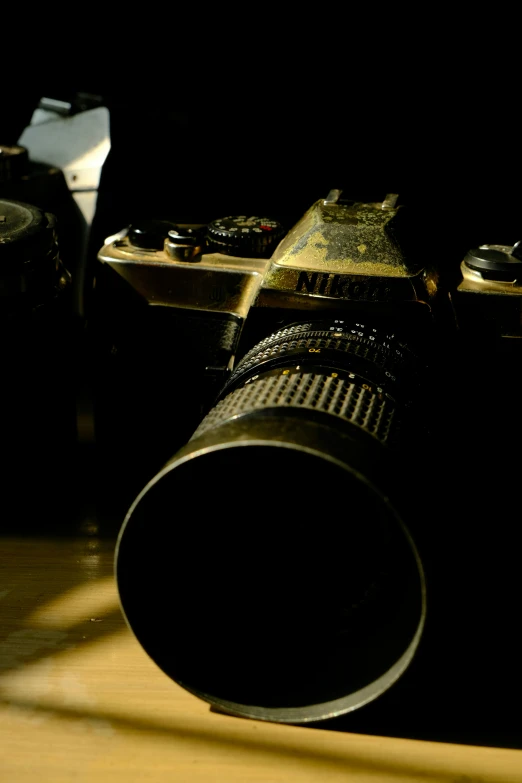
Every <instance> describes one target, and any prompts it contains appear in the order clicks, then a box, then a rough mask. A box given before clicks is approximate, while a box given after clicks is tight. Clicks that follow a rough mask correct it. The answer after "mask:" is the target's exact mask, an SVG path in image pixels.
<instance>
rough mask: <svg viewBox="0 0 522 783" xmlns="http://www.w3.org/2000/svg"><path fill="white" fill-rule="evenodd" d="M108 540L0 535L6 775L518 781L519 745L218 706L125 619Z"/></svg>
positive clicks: (0, 746)
mask: <svg viewBox="0 0 522 783" xmlns="http://www.w3.org/2000/svg"><path fill="white" fill-rule="evenodd" d="M113 549H114V541H113V539H102V538H98V537H97V535H96V525H95V524H94V523H93V524H92V525H91V527H90V529H89V525H87V528H85V526H84V530H83V535H78V536H76V537H67V536H55V537H38V536H34V535H33V536H32V537H25V538H15V537H8V538H6V537H4V538H1V539H0V567H1V572H0V573H1V576H0V618H1V628H0V631H1V633H0V781H1V782H2V783H4V782H5V783H11V781H20V782H23V783H25V781H27V782H28V783H29V781H31V783H33V782H34V781H35V780H36V781H39V782H40V783H47V782H49V783H61V781H89V782H90V781H97V782H98V783H104V782H105V781H111V782H112V781H114V782H115V783H117V782H118V781H122V782H123V781H125V783H129V782H130V781H166V780H168V781H173V780H176V781H178V780H179V781H185V780H186V781H195V782H199V781H223V782H224V781H227V782H233V781H238V782H239V781H241V782H242V783H244V782H245V781H257V782H258V783H273V782H274V781H294V780H295V781H346V780H358V781H421V780H422V781H448V782H449V781H453V782H455V783H456V782H457V781H459V782H460V783H464V782H466V783H472V781H522V751H518V750H506V749H498V748H484V747H471V746H469V747H468V746H463V745H450V744H444V743H435V742H421V741H415V740H404V739H394V738H389V737H378V736H363V735H357V734H348V733H340V732H332V731H325V730H322V729H315V728H313V729H312V728H304V727H294V726H283V725H275V724H269V723H263V722H257V721H249V720H243V719H239V718H233V717H229V716H225V715H221V714H218V713H215V712H212V711H211V710H210V709H209V706H208V705H207V704H205V703H204V702H202V701H200V700H198V699H197V698H195V697H194V696H192V695H190V694H189V693H187V692H186V691H184V690H183V689H181V688H180V687H178V686H177V685H176V684H175V683H173V682H172V681H171V680H169V679H168V678H167V677H166V676H165V675H164V674H163V673H162V672H161V671H160V670H159V669H158V668H157V667H156V666H155V664H154V663H152V661H151V660H150V659H149V658H148V657H147V655H146V654H145V653H144V652H143V650H142V648H141V647H140V645H139V644H138V642H137V641H136V640H135V639H134V637H133V636H132V634H131V632H130V631H129V630H128V629H127V627H126V626H125V623H124V621H123V618H122V616H121V614H120V610H119V606H118V597H117V593H116V588H115V584H114V580H113V575H112V559H113Z"/></svg>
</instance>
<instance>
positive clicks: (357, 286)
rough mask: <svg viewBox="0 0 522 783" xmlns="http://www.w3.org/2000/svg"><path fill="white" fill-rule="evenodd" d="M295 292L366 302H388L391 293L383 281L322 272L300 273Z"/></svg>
mask: <svg viewBox="0 0 522 783" xmlns="http://www.w3.org/2000/svg"><path fill="white" fill-rule="evenodd" d="M295 290H296V293H307V294H316V295H317V294H319V295H321V296H335V297H339V298H340V299H365V300H382V299H384V300H386V299H387V298H388V295H389V293H390V289H389V287H388V286H387V285H386V282H385V281H383V280H369V279H368V278H366V279H364V278H360V277H355V278H354V277H350V276H349V275H333V274H329V273H320V272H310V273H308V272H300V273H299V278H298V280H297V285H296V287H295Z"/></svg>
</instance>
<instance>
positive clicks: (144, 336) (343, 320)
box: [95, 190, 522, 722]
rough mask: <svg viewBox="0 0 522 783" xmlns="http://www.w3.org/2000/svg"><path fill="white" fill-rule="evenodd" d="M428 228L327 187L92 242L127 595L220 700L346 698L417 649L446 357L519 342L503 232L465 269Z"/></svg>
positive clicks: (446, 427)
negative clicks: (292, 208) (288, 200)
mask: <svg viewBox="0 0 522 783" xmlns="http://www.w3.org/2000/svg"><path fill="white" fill-rule="evenodd" d="M421 217H422V214H421ZM424 230H425V226H424V224H423V223H422V220H421V219H419V214H415V213H413V212H409V211H408V207H407V206H405V207H403V206H400V205H399V203H398V197H397V196H395V195H388V196H387V197H386V198H385V200H384V201H382V202H377V203H359V202H356V201H348V200H343V199H342V198H341V192H340V191H338V190H333V191H331V192H330V193H329V194H328V196H327V197H326V198H325V199H322V200H319V201H317V202H316V203H315V204H313V205H312V207H311V208H310V209H309V210H308V212H307V213H306V214H305V215H304V217H303V218H302V219H301V220H300V221H299V222H298V223H297V225H295V226H294V227H293V228H292V229H291V230H290V231H288V232H287V231H286V229H285V228H284V227H283V226H281V225H280V224H279V223H278V222H276V221H275V220H272V219H269V218H266V217H256V216H248V215H240V216H231V217H226V218H221V219H216V220H214V221H213V222H211V223H210V224H207V225H199V224H176V223H175V222H173V221H172V222H171V221H165V220H158V221H147V222H142V223H135V224H133V225H131V226H130V227H129V228H128V229H125V230H124V231H122V232H121V233H119V234H117V235H114V236H112V237H110V238H109V239H107V241H106V244H105V245H104V247H103V248H102V249H101V251H100V252H99V256H98V258H99V261H100V262H101V264H100V266H99V270H98V276H97V281H96V286H97V296H98V302H99V308H98V315H97V318H98V323H97V325H96V328H95V332H96V338H95V339H96V340H97V342H98V345H97V349H98V350H97V355H98V356H100V357H101V360H100V362H99V366H98V377H97V382H96V391H97V393H96V398H95V405H96V416H97V419H96V420H97V437H98V443H99V448H100V454H101V458H100V459H101V465H102V466H103V467H102V469H101V472H102V474H103V475H104V476H105V477H106V478H107V493H106V494H107V497H111V498H112V499H114V498H115V497H116V496H118V497H122V498H123V502H124V503H129V504H130V503H132V505H131V506H130V510H129V511H128V512H127V515H126V517H125V521H124V524H123V528H122V530H121V532H120V536H119V542H118V548H117V559H116V571H117V580H118V586H119V591H120V597H121V603H122V608H123V611H124V614H125V616H126V619H127V621H128V623H129V625H130V627H131V628H132V630H133V631H134V633H135V635H136V637H137V639H138V640H139V642H140V643H141V644H142V645H143V647H144V648H145V650H146V651H147V653H148V654H149V655H150V656H151V657H152V658H153V660H154V661H155V662H156V663H157V664H158V665H159V666H160V667H161V668H162V669H163V670H164V671H165V672H166V673H167V674H168V675H169V676H170V677H172V678H173V679H174V680H176V681H177V682H178V683H180V684H181V685H182V686H183V687H185V688H187V689H188V690H190V691H191V692H193V693H194V694H196V695H197V696H199V697H201V698H203V699H205V700H207V701H208V702H210V703H211V704H213V705H214V706H215V707H216V708H218V709H221V710H223V711H225V712H230V713H233V714H236V715H242V716H247V717H255V718H261V719H266V720H273V721H284V722H310V721H316V720H320V719H323V718H329V717H332V716H337V715H340V714H343V713H348V712H351V711H353V710H355V709H356V708H359V707H361V706H363V705H365V704H367V703H369V702H371V701H372V700H374V699H375V698H376V697H377V696H379V695H380V694H383V693H384V692H385V691H387V690H388V689H389V688H390V686H391V685H392V684H393V683H395V682H396V681H397V680H398V678H399V677H400V676H401V674H402V673H403V672H405V671H406V669H407V668H408V667H409V665H410V663H411V661H412V659H413V657H414V653H415V651H416V650H417V647H418V646H419V642H420V640H421V637H422V634H423V629H424V625H425V618H426V605H427V590H426V573H425V571H426V567H427V566H426V562H427V561H429V560H430V557H432V556H433V553H434V552H436V551H437V546H436V544H434V543H433V541H430V543H429V546H428V547H427V550H429V551H428V554H427V556H426V558H425V556H424V549H425V548H426V544H425V539H426V529H427V528H429V529H430V530H433V529H436V530H438V531H439V532H440V531H441V529H442V527H443V525H444V521H443V520H442V521H441V520H440V519H439V521H438V522H437V524H436V525H435V526H433V525H431V526H429V525H427V524H426V519H427V517H428V516H429V515H430V514H431V515H432V516H433V505H434V503H435V504H436V497H437V495H439V494H440V493H439V486H440V484H442V480H441V478H440V477H441V475H442V471H441V464H444V465H445V466H446V468H447V467H448V464H449V463H450V462H451V460H454V463H453V469H449V470H448V471H447V472H448V474H449V475H450V477H451V475H452V474H456V472H457V467H456V461H457V460H458V455H459V454H460V453H461V452H460V451H459V447H458V446H457V445H455V442H454V441H451V440H450V439H449V437H448V433H449V432H455V431H456V430H458V427H455V424H456V422H457V416H456V412H461V411H462V404H463V402H462V401H463V399H464V400H467V403H466V404H467V405H468V412H469V411H470V410H471V409H472V407H473V404H474V403H473V400H471V401H470V398H472V397H473V393H472V392H471V391H470V389H469V388H468V387H467V386H466V383H467V381H466V379H465V377H464V374H463V367H464V366H467V365H468V364H469V365H470V366H471V365H472V364H473V365H474V366H477V356H480V355H481V352H484V351H486V347H485V346H486V343H487V346H488V347H487V351H488V355H489V356H490V359H489V360H488V362H489V364H488V367H489V369H490V370H491V368H492V364H491V362H492V361H493V360H492V359H491V356H497V355H498V356H500V355H501V354H502V350H500V347H499V346H503V345H504V344H506V345H507V344H510V345H515V344H516V343H518V338H520V336H521V335H522V331H521V327H520V313H521V301H522V300H521V297H520V290H521V289H520V287H519V282H521V281H522V252H521V251H520V248H519V247H518V245H517V246H514V247H511V246H503V245H491V246H480V247H478V248H476V249H474V250H472V251H470V252H469V253H467V255H466V256H465V258H464V260H463V261H462V264H460V261H461V260H462V257H460V258H459V260H458V262H454V261H453V260H452V258H451V256H450V257H449V258H448V257H447V255H448V251H446V256H445V257H444V258H442V251H441V247H440V244H439V243H435V242H434V243H432V246H431V250H430V248H429V247H427V243H426V242H423V241H421V237H422V234H423V231H424ZM477 334H480V335H481V336H480V339H478V340H477ZM463 346H464V348H463ZM466 346H468V347H469V351H468V350H467V348H466ZM497 348H498V350H497ZM464 356H466V357H470V356H473V359H472V360H471V359H469V358H467V359H463V357H464ZM491 372H492V373H493V375H494V374H495V373H494V371H493V370H491ZM482 383H483V385H482V388H484V379H483V381H482ZM470 406H471V407H470ZM478 410H479V409H478V408H476V411H478ZM459 415H460V413H459ZM448 422H449V424H448ZM470 432H471V430H469V432H468V435H469V433H470ZM466 438H467V435H464V437H463V439H464V440H466ZM434 443H435V444H437V445H436V447H434V445H433V444H434ZM437 449H438V452H437ZM173 454H174V456H172V455H173ZM455 455H457V457H456V456H455ZM441 460H442V462H441ZM461 468H462V466H459V467H458V470H459V471H460V470H461ZM444 475H445V474H444ZM428 477H429V478H428ZM444 481H446V478H445V479H444ZM147 482H148V483H147ZM145 484H146V486H145V488H144V489H143V485H145ZM116 487H119V491H120V494H119V495H118V490H117V489H116ZM138 493H139V494H138ZM136 494H137V498H136V499H134V496H135V495H136ZM434 498H435V500H434ZM441 516H443V515H441ZM428 581H429V580H428ZM428 593H429V590H428Z"/></svg>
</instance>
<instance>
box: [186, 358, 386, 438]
mask: <svg viewBox="0 0 522 783" xmlns="http://www.w3.org/2000/svg"><path fill="white" fill-rule="evenodd" d="M333 376H335V377H332V375H323V374H321V373H317V372H305V371H300V372H299V371H295V370H294V371H292V372H290V371H289V370H288V369H286V370H279V371H272V372H267V373H266V374H264V375H263V374H261V375H260V376H259V377H257V378H256V379H255V380H252V381H251V382H250V383H247V384H245V385H244V386H242V387H241V388H238V389H236V390H235V391H233V392H231V393H230V394H228V395H227V396H226V397H225V398H224V399H222V400H221V401H220V402H219V403H218V404H217V405H216V406H215V407H214V408H213V409H212V410H211V411H210V413H209V414H208V415H207V416H206V417H205V418H204V419H203V421H202V422H201V424H200V426H199V427H198V429H197V430H196V432H195V433H194V435H193V438H192V439H195V438H197V437H199V436H200V435H202V434H203V433H204V432H206V431H207V430H209V429H211V428H213V427H217V426H219V425H220V424H223V423H224V422H226V421H230V420H231V419H234V418H236V417H238V416H242V415H244V414H248V413H252V412H253V411H256V410H259V409H270V408H272V409H273V408H278V409H281V408H288V409H292V408H293V409H296V408H301V409H302V408H304V409H308V410H314V411H321V412H324V413H328V414H331V415H333V416H335V417H337V418H339V419H343V420H345V421H349V422H351V423H353V424H356V425H357V426H358V427H361V428H363V429H364V430H366V431H367V432H369V433H370V434H371V435H373V436H374V437H376V438H378V440H379V441H381V443H386V444H387V445H389V446H394V445H395V443H396V441H397V438H398V431H399V420H398V416H397V413H396V406H395V404H394V402H393V400H391V399H390V398H389V397H386V396H385V395H383V394H382V393H381V392H379V391H377V388H372V387H371V386H369V384H364V385H363V383H362V382H361V381H360V379H357V378H356V379H354V380H352V379H349V378H348V377H341V375H340V374H339V375H338V374H336V373H334V374H333Z"/></svg>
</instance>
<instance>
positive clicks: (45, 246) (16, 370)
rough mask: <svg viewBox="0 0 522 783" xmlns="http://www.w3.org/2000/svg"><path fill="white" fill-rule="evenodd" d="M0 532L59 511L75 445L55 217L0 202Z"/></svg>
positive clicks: (66, 282)
mask: <svg viewBox="0 0 522 783" xmlns="http://www.w3.org/2000/svg"><path fill="white" fill-rule="evenodd" d="M0 321H1V324H2V336H3V340H2V357H3V363H2V387H1V391H0V402H1V404H2V410H3V411H4V417H3V424H2V451H3V459H2V466H3V467H2V498H3V502H4V505H3V513H2V527H3V529H10V526H11V525H12V524H13V525H14V527H15V529H17V528H18V527H19V525H20V524H21V523H22V522H23V523H25V524H27V522H29V524H30V525H31V524H34V525H36V527H38V526H39V524H40V522H41V513H42V506H43V505H45V504H46V505H47V506H48V508H49V509H52V514H53V517H54V518H55V519H56V518H58V517H59V515H60V514H61V513H62V512H63V511H64V509H65V504H64V501H65V499H66V498H67V497H68V494H69V491H70V488H71V482H72V476H71V474H70V466H71V456H72V455H73V454H74V448H75V443H76V413H75V394H74V372H73V369H72V366H73V362H74V349H75V345H74V338H73V334H74V328H73V327H74V323H73V315H72V306H71V276H70V274H69V272H68V270H67V269H66V268H65V266H64V265H63V263H62V261H61V257H60V253H59V250H58V239H57V224H56V218H55V216H54V215H53V214H52V213H50V212H45V211H43V210H42V209H39V208H38V207H36V206H34V205H32V204H27V203H24V202H20V201H14V200H10V199H6V198H1V199H0Z"/></svg>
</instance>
